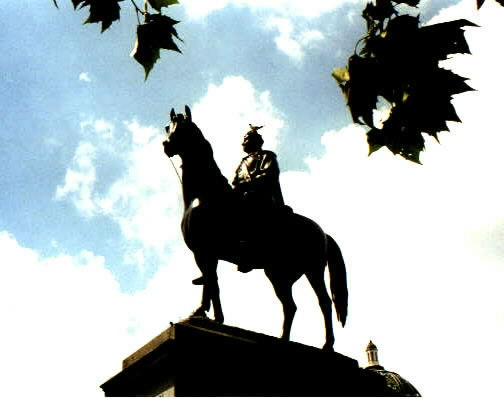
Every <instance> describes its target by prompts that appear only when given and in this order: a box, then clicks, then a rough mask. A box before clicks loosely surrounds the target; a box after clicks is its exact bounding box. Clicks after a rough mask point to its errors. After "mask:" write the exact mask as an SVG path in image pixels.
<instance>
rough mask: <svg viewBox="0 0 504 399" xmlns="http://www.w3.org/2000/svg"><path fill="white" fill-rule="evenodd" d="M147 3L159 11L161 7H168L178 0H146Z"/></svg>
mask: <svg viewBox="0 0 504 399" xmlns="http://www.w3.org/2000/svg"><path fill="white" fill-rule="evenodd" d="M148 1H149V4H150V5H151V7H152V8H154V9H155V10H156V11H161V8H162V7H169V6H172V5H174V4H179V2H178V0H148Z"/></svg>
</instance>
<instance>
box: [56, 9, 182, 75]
mask: <svg viewBox="0 0 504 399" xmlns="http://www.w3.org/2000/svg"><path fill="white" fill-rule="evenodd" d="M122 1H123V0H72V4H73V6H74V9H81V8H84V7H89V17H88V18H87V19H86V20H85V21H84V23H85V24H90V23H101V32H102V33H103V32H104V31H106V30H107V29H108V28H110V26H111V25H112V23H113V22H114V21H118V20H119V19H120V12H121V7H120V6H119V3H120V2H122ZM53 3H54V5H55V6H56V7H58V3H57V1H56V0H53ZM131 4H132V6H133V7H134V8H135V12H136V15H137V20H138V26H137V37H136V42H135V46H134V48H133V51H132V52H131V56H132V57H133V58H134V59H135V60H136V61H137V62H138V63H139V64H140V65H142V66H143V68H144V70H145V79H147V77H148V76H149V72H150V71H151V70H152V68H153V66H154V64H155V63H156V61H157V60H158V59H159V57H160V50H161V49H166V50H173V51H177V52H179V53H181V51H180V49H179V48H178V46H177V45H176V44H175V41H174V37H175V38H177V39H178V40H182V39H180V37H179V36H178V34H177V31H176V30H175V28H174V25H176V24H177V23H179V21H175V20H174V19H172V18H170V17H168V16H165V15H162V9H163V8H166V7H169V6H172V5H174V4H178V0H144V4H143V10H141V9H140V8H139V7H138V5H137V4H136V3H135V2H134V1H133V0H131ZM149 6H150V8H152V9H153V11H155V12H150V11H149V10H150V9H149ZM140 15H141V16H143V19H144V22H143V23H141V22H140Z"/></svg>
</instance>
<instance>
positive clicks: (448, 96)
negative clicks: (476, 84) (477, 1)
mask: <svg viewBox="0 0 504 399" xmlns="http://www.w3.org/2000/svg"><path fill="white" fill-rule="evenodd" d="M418 2H419V0H376V4H372V3H368V4H367V6H366V8H365V9H364V11H363V13H362V16H363V18H364V19H365V20H366V23H367V27H368V33H367V35H366V36H365V37H364V38H363V39H361V42H362V43H363V45H362V48H361V50H360V51H359V53H358V54H357V53H356V54H354V55H352V56H351V57H350V58H349V60H348V66H346V67H344V68H340V69H335V70H334V71H333V76H334V78H335V79H336V80H337V81H338V83H339V85H340V87H341V89H342V91H343V93H344V95H345V96H346V99H347V104H348V107H349V109H350V112H351V115H352V118H353V120H354V122H356V123H360V124H364V125H367V126H368V127H370V130H369V131H368V133H367V139H368V144H369V153H370V154H371V153H373V152H374V151H377V150H378V149H380V148H381V147H384V146H385V147H387V148H388V149H389V150H390V151H392V153H394V154H399V155H401V156H402V157H404V158H405V159H408V160H410V161H413V162H417V163H420V152H421V151H422V150H423V149H424V137H423V135H422V133H426V134H428V135H431V136H433V137H434V138H436V139H437V134H438V132H440V131H446V130H448V127H447V124H446V121H458V122H460V119H459V118H458V116H457V113H456V112H455V109H454V107H453V105H452V104H451V100H452V96H453V95H455V94H459V93H463V92H465V91H468V90H472V89H471V88H470V87H469V86H468V85H467V84H466V83H465V81H466V79H465V78H462V77H460V76H459V75H457V74H455V73H453V72H451V71H449V70H446V69H443V68H440V67H439V61H441V60H444V59H447V58H448V56H449V55H450V54H455V53H470V52H469V48H468V46H467V43H466V41H465V38H464V31H463V29H462V28H463V27H465V26H476V25H474V24H473V23H471V22H469V21H466V20H456V21H451V22H446V23H441V24H436V25H430V26H423V27H420V26H419V25H420V24H419V17H418V16H411V15H407V14H404V15H400V14H399V12H398V11H397V5H399V4H403V5H404V4H405V5H407V6H409V7H416V6H417V5H418ZM358 44H359V43H358ZM379 98H382V99H383V100H385V101H386V102H387V103H388V104H389V106H390V113H389V116H388V119H386V120H385V121H384V122H383V125H382V127H381V128H379V127H377V126H376V125H375V123H374V118H373V113H374V110H375V109H376V107H377V103H378V100H379Z"/></svg>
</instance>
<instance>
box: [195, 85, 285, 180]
mask: <svg viewBox="0 0 504 399" xmlns="http://www.w3.org/2000/svg"><path fill="white" fill-rule="evenodd" d="M192 114H193V119H194V121H195V122H196V124H197V125H198V126H199V127H200V129H201V130H202V132H203V134H204V135H205V137H206V138H207V139H208V140H209V141H210V143H211V144H212V147H213V150H214V156H215V159H216V161H217V163H218V165H219V166H220V168H221V171H222V173H223V174H224V176H226V177H228V178H232V176H233V174H234V172H235V169H236V167H237V166H238V163H239V161H240V159H241V158H242V157H243V156H244V155H245V154H243V153H242V152H241V142H242V139H243V135H244V134H245V133H246V132H247V131H248V130H249V123H251V124H253V125H260V126H264V128H263V129H261V131H260V133H261V134H262V136H263V138H264V148H267V149H269V150H272V151H274V150H276V148H277V145H278V142H279V139H280V133H281V130H282V128H283V126H284V120H283V116H282V114H281V113H280V111H279V110H278V109H276V108H275V107H274V106H273V104H272V103H271V98H270V93H269V92H268V91H263V92H260V91H258V90H257V89H256V88H254V86H253V85H252V83H251V82H250V81H248V80H247V79H245V78H243V77H242V76H228V77H226V78H224V79H223V81H222V83H221V84H219V85H215V84H211V85H210V86H209V87H208V91H207V93H206V94H205V96H204V97H203V98H202V99H201V100H200V101H198V102H197V103H196V104H194V106H193V107H192ZM216 115H217V116H219V115H225V118H224V117H216Z"/></svg>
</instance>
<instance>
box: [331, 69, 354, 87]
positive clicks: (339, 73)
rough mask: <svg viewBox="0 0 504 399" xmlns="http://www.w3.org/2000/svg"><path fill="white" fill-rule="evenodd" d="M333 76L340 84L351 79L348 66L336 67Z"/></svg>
mask: <svg viewBox="0 0 504 399" xmlns="http://www.w3.org/2000/svg"><path fill="white" fill-rule="evenodd" d="M331 74H332V76H333V78H334V79H336V81H337V82H338V84H340V85H344V84H345V83H346V82H348V81H349V80H350V74H349V73H348V68H347V67H343V68H334V69H333V71H332V73H331Z"/></svg>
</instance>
